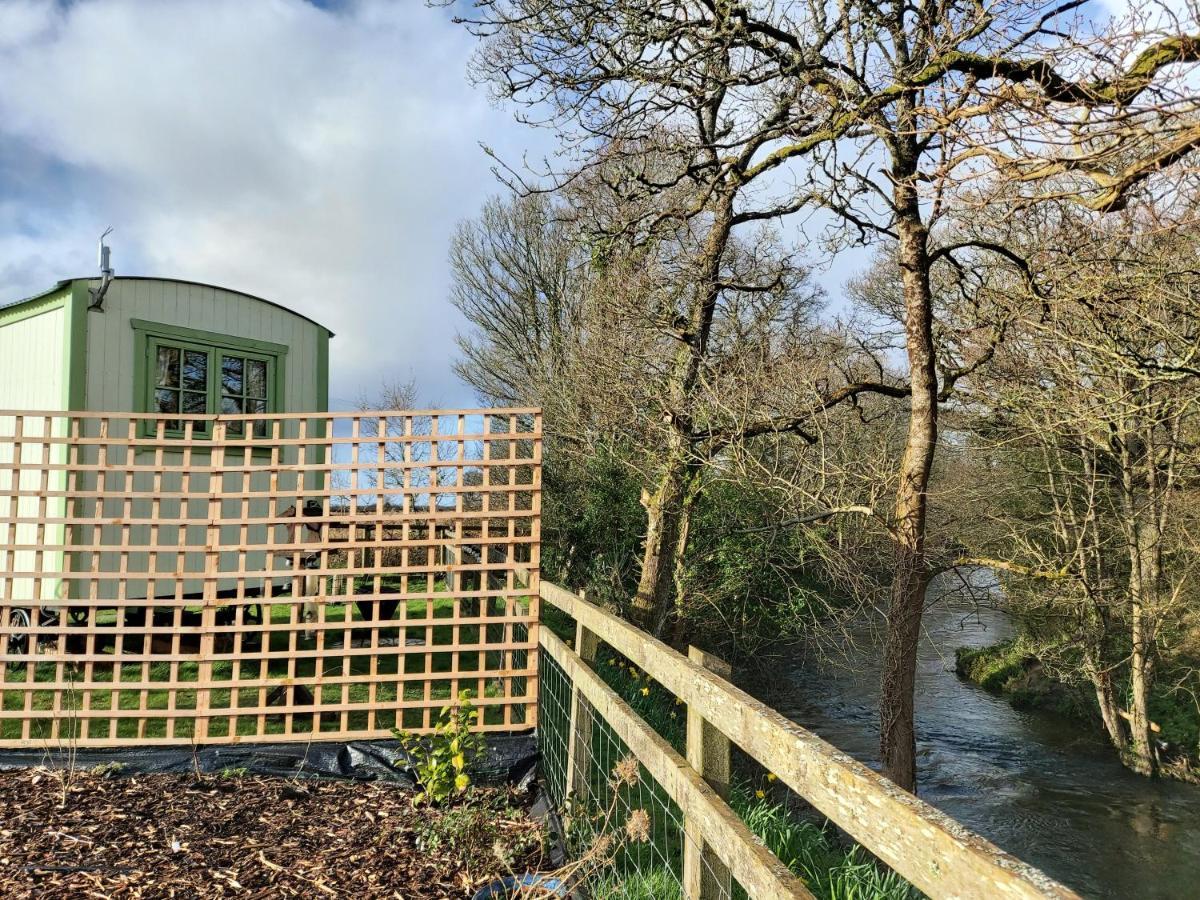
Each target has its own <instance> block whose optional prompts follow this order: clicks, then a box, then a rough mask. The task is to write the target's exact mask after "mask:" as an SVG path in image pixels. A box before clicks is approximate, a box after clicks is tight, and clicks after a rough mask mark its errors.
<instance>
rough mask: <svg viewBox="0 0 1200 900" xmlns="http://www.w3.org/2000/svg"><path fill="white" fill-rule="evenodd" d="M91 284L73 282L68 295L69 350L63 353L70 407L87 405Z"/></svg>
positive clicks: (67, 339) (72, 408)
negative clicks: (89, 291) (89, 287)
mask: <svg viewBox="0 0 1200 900" xmlns="http://www.w3.org/2000/svg"><path fill="white" fill-rule="evenodd" d="M90 299H91V297H90V295H89V293H88V283H87V282H86V281H83V280H77V281H73V282H71V290H70V293H69V294H68V295H67V302H66V312H67V323H66V328H65V329H64V331H65V333H66V341H67V348H66V350H67V352H66V354H65V355H64V359H65V364H66V372H64V373H63V374H64V378H63V384H64V396H63V403H64V405H65V407H66V408H67V409H69V410H82V409H86V408H87V334H88V331H87V326H88V315H89V312H88V305H89V304H88V301H89V300H90Z"/></svg>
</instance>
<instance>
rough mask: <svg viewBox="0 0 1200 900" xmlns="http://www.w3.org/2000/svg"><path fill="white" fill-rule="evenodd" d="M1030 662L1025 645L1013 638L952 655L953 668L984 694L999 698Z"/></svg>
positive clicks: (963, 649)
mask: <svg viewBox="0 0 1200 900" xmlns="http://www.w3.org/2000/svg"><path fill="white" fill-rule="evenodd" d="M1032 658H1033V654H1032V653H1031V652H1030V649H1029V647H1028V646H1027V644H1026V643H1025V641H1024V640H1022V639H1020V638H1014V639H1013V640H1010V641H1002V642H1001V643H999V644H993V645H991V646H990V647H978V648H975V647H959V648H958V650H957V651H955V654H954V661H955V666H954V668H955V671H957V672H958V674H959V675H962V676H964V677H965V678H967V679H969V680H971V681H973V682H975V683H976V684H977V685H979V686H980V687H982V688H983V689H984V690H988V691H991V692H992V693H994V694H999V693H1001V692H1002V691H1003V690H1004V686H1005V684H1007V683H1008V682H1009V681H1010V680H1011V679H1013V678H1015V677H1016V676H1019V675H1021V674H1022V673H1023V672H1024V671H1025V668H1026V666H1027V665H1028V664H1029V663H1030V662H1031V661H1032Z"/></svg>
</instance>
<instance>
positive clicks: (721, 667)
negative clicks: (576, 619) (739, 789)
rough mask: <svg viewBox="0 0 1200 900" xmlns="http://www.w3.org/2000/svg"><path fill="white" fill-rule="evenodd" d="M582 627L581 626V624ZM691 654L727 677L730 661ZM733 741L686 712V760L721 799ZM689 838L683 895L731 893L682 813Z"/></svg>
mask: <svg viewBox="0 0 1200 900" xmlns="http://www.w3.org/2000/svg"><path fill="white" fill-rule="evenodd" d="M581 627H582V626H581ZM688 658H689V659H690V660H692V662H696V663H699V664H700V665H702V666H704V668H706V669H708V670H709V671H710V672H712V673H713V674H715V675H720V676H721V677H722V678H728V677H729V676H730V675H731V674H732V671H733V670H732V668H731V667H730V665H729V663H727V662H725V661H724V660H722V659H718V658H717V657H715V656H713V655H712V654H710V653H705V652H704V651H703V650H701V649H699V648H698V647H688ZM729 756H730V743H729V738H727V737H725V735H724V734H722V733H721V732H720V731H718V730H717V729H716V728H714V727H713V726H712V725H710V724H709V723H708V722H706V721H704V717H703V716H701V715H700V713H699V712H697V711H695V710H694V709H693V708H692V707H691V706H689V707H688V712H687V761H688V765H690V766H691V767H692V768H693V769H695V770H696V771H697V772H698V773H699V774H700V775H701V776H703V778H704V780H705V781H706V782H708V784H709V786H710V787H711V788H712V789H713V790H714V791H715V792H716V793H717V795H718V796H719V797H720V798H721V799H722V800H726V801H727V800H728V799H729V777H730V774H729V773H730V760H729ZM683 829H684V833H685V834H686V836H687V839H686V840H685V841H684V842H683V896H684V897H685V898H687V900H718V898H724V897H729V896H731V894H730V891H731V883H730V877H729V869H728V868H727V867H726V866H725V864H724V863H723V862H721V860H720V858H719V857H718V856H717V854H716V853H714V852H713V851H712V848H711V847H708V846H705V843H704V838H703V836H702V835H701V833H700V829H699V827H698V826H697V825H696V823H695V822H693V821H691V820H689V818H688V816H687V813H686V812H685V813H684V817H683Z"/></svg>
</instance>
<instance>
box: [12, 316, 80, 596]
mask: <svg viewBox="0 0 1200 900" xmlns="http://www.w3.org/2000/svg"><path fill="white" fill-rule="evenodd" d="M65 296H66V295H65V294H63V295H58V296H52V297H48V298H47V299H46V300H44V301H41V302H39V303H37V304H35V305H33V306H32V307H30V308H22V309H20V310H12V311H10V312H9V313H8V315H5V314H4V313H2V312H0V410H22V409H44V410H58V409H63V408H64V396H65V390H66V355H67V344H66V338H67V309H66V306H65ZM15 425H16V419H15V418H14V417H13V416H0V435H3V434H8V435H11V434H12V433H13V429H14V427H15ZM22 426H23V432H24V435H25V440H23V441H22V444H21V449H20V459H19V460H14V452H15V450H14V446H15V445H14V444H13V443H12V442H6V441H3V440H0V565H5V566H7V567H8V568H9V569H18V570H25V571H30V570H34V569H38V568H43V567H44V568H46V569H48V570H50V571H54V570H56V569H57V568H59V567H60V565H61V560H62V555H61V553H55V552H49V553H46V554H45V555H46V556H47V557H48V558H47V559H45V560H42V559H41V558H40V556H41V555H42V551H40V550H39V549H38V548H39V547H41V546H42V545H43V544H45V543H50V544H61V543H62V533H63V529H62V526H61V525H45V524H39V522H38V519H39V517H40V516H47V515H48V516H51V517H53V516H54V515H58V516H61V515H62V509H63V504H64V501H63V499H62V498H61V497H46V496H44V495H43V488H45V489H47V490H53V489H55V488H58V489H60V490H61V488H62V485H63V474H62V472H52V471H50V470H49V469H48V468H46V467H45V466H43V465H42V463H43V462H47V463H49V462H58V463H61V462H62V461H63V460H64V459H65V448H64V447H62V446H51V445H47V444H43V443H39V442H38V441H37V440H36V438H38V437H43V436H46V435H48V434H51V433H52V432H53V429H54V428H55V427H57V428H59V429H60V432H59V433H61V428H62V422H61V421H60V422H58V423H57V426H55V425H54V424H52V423H51V421H50V420H48V419H44V418H30V419H27V420H25V421H24V422H22ZM59 589H60V582H59V581H58V580H57V579H54V578H44V579H39V580H37V581H36V582H35V581H34V580H32V579H21V580H19V581H17V582H14V583H13V585H12V586H11V588H10V590H13V591H17V592H19V593H21V594H27V595H32V596H36V597H38V598H39V599H51V598H53V597H55V596H56V595H57V593H58V591H59ZM0 596H3V595H2V594H0Z"/></svg>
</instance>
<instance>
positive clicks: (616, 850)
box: [538, 649, 746, 900]
mask: <svg viewBox="0 0 1200 900" xmlns="http://www.w3.org/2000/svg"><path fill="white" fill-rule="evenodd" d="M538 679H539V684H540V689H541V696H540V702H539V706H538V739H539V747H540V750H541V758H542V773H543V779H544V782H545V785H546V789H547V790H548V791H549V793H550V795H551V798H552V800H553V801H554V803H555V805H556V807H557V809H558V810H559V813H560V818H561V821H562V826H563V833H564V837H565V840H566V845H567V854H568V857H569V858H570V859H571V860H573V861H574V864H573V865H574V868H573V871H572V875H573V877H574V879H575V882H576V884H577V885H578V886H582V887H585V888H586V890H587V892H588V895H589V896H591V897H594V898H596V900H610V898H611V900H616V898H630V900H641V898H646V900H650V898H654V900H660V898H661V900H674V898H687V900H699V898H700V897H703V900H710V898H711V900H733V898H739V900H740V898H745V897H746V893H745V891H743V890H742V889H741V887H740V886H739V885H738V884H737V883H736V882H735V881H733V880H732V879H730V877H729V875H728V873H727V872H725V871H724V868H723V866H721V865H720V864H719V862H716V861H715V859H714V857H713V856H712V854H711V851H708V852H706V851H705V849H704V847H703V842H702V840H701V839H700V838H699V836H698V835H697V834H696V833H695V830H694V829H689V827H688V825H687V823H686V822H685V818H684V815H683V812H682V810H681V809H680V808H679V805H678V804H676V803H675V802H674V801H673V800H672V799H671V797H670V796H669V794H668V793H667V791H666V790H665V789H664V788H663V787H662V785H660V784H659V783H658V782H657V781H655V779H654V778H653V777H652V776H651V775H650V773H649V772H648V771H647V769H646V767H645V766H644V765H642V764H641V763H640V762H639V761H638V760H637V759H636V757H635V756H634V755H633V754H632V753H631V752H630V749H629V746H628V744H627V743H626V742H625V741H623V740H622V739H621V737H620V736H619V735H618V734H617V732H616V730H615V729H614V727H613V725H612V724H611V723H610V722H609V721H608V720H606V719H605V718H604V717H603V716H602V715H600V714H599V712H598V711H597V710H596V709H595V708H594V707H593V706H592V705H591V704H590V703H589V702H588V701H587V700H586V699H585V698H583V697H582V696H579V695H578V693H577V692H576V691H575V690H574V689H573V686H572V683H571V679H570V677H569V675H568V673H567V672H566V671H565V670H564V669H563V667H562V666H560V665H559V664H558V663H557V662H556V661H555V660H554V659H553V658H552V657H551V656H550V655H549V654H548V653H547V652H546V651H545V649H543V650H542V651H541V653H540V655H539V664H538ZM689 859H690V860H691V862H690V865H691V866H693V867H695V871H692V872H690V873H689V872H688V871H687V869H688V866H689V863H688V860H689ZM571 868H572V866H568V869H571ZM573 886H574V885H573Z"/></svg>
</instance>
